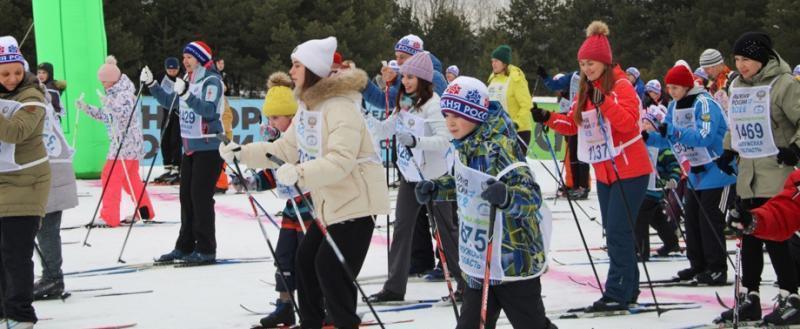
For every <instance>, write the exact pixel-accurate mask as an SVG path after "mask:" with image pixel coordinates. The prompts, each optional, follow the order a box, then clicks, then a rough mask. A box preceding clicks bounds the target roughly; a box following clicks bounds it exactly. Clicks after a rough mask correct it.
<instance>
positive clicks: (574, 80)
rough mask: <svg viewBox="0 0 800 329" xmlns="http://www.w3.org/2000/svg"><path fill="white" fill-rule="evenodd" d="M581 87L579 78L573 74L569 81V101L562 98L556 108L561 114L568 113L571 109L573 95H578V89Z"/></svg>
mask: <svg viewBox="0 0 800 329" xmlns="http://www.w3.org/2000/svg"><path fill="white" fill-rule="evenodd" d="M580 87H581V76H580V75H578V74H577V73H573V74H572V77H570V79H569V99H564V98H562V99H561V100H560V101H559V102H558V106H559V108H560V110H561V113H567V112H569V109H570V107H572V101H573V100H575V95H576V94H577V93H578V89H579V88H580Z"/></svg>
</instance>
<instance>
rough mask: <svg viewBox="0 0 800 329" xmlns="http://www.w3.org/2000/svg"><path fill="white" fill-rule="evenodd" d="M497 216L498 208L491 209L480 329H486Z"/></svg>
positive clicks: (482, 287) (482, 288)
mask: <svg viewBox="0 0 800 329" xmlns="http://www.w3.org/2000/svg"><path fill="white" fill-rule="evenodd" d="M496 216H497V206H495V205H491V206H490V207H489V235H488V237H487V239H488V240H489V242H487V243H486V262H485V264H484V267H483V285H482V286H481V324H480V329H484V328H486V313H487V312H486V309H487V308H488V305H489V283H490V279H491V266H492V249H493V247H494V220H495V217H496Z"/></svg>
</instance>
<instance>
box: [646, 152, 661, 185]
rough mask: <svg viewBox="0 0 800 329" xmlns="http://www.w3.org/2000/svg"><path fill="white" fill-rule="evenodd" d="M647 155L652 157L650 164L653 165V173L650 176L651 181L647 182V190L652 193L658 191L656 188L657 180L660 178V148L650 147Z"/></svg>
mask: <svg viewBox="0 0 800 329" xmlns="http://www.w3.org/2000/svg"><path fill="white" fill-rule="evenodd" d="M647 155H648V156H649V157H650V164H652V165H653V173H652V174H650V180H648V181H647V189H648V190H650V191H658V189H657V188H656V179H657V178H658V168H656V166H657V163H658V148H657V147H652V146H648V147H647Z"/></svg>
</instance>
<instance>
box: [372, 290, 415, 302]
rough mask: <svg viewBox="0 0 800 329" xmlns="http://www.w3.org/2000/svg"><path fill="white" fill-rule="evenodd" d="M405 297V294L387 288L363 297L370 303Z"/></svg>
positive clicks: (392, 300)
mask: <svg viewBox="0 0 800 329" xmlns="http://www.w3.org/2000/svg"><path fill="white" fill-rule="evenodd" d="M404 298H405V296H403V295H400V294H398V293H395V292H391V291H389V290H386V289H382V290H381V291H379V292H378V293H376V294H373V295H370V296H369V297H362V299H363V300H364V301H365V302H366V301H369V302H370V303H385V302H397V301H402V300H403V299H404Z"/></svg>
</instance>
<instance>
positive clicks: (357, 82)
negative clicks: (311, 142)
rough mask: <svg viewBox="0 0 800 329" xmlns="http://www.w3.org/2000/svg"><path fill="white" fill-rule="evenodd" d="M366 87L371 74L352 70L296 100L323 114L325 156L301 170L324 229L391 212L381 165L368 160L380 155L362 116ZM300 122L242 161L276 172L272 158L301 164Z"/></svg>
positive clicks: (245, 151) (247, 149) (246, 150)
mask: <svg viewBox="0 0 800 329" xmlns="http://www.w3.org/2000/svg"><path fill="white" fill-rule="evenodd" d="M366 84H367V74H366V73H365V72H364V71H362V70H359V69H351V70H345V71H342V72H340V73H338V74H336V75H333V76H331V77H327V78H323V79H322V80H320V81H319V82H317V83H316V84H315V85H314V86H312V87H310V88H308V89H307V90H305V91H303V92H300V93H299V95H298V99H299V100H300V101H301V102H303V103H305V105H306V106H307V108H308V110H309V111H312V112H322V122H323V123H322V136H323V137H322V143H321V145H322V150H321V156H320V157H318V158H317V159H314V160H311V161H307V162H304V163H302V164H299V165H298V167H299V169H300V170H299V172H301V176H300V180H299V182H300V183H301V185H302V186H303V187H304V188H307V189H308V190H310V191H311V196H312V199H313V200H314V208H315V209H314V210H315V212H316V215H317V216H318V217H320V218H321V219H322V220H323V222H324V223H325V224H326V225H331V224H336V223H339V222H342V221H346V220H350V219H354V218H359V217H365V216H369V215H378V214H388V213H389V191H388V188H387V187H386V178H385V176H384V170H383V168H382V167H381V164H380V163H379V162H376V161H364V160H365V159H369V158H371V157H374V156H376V154H375V147H374V146H373V144H372V143H373V142H372V139H371V138H370V136H369V132H368V130H367V126H366V123H365V121H364V118H363V116H362V114H361V90H362V89H364V86H366ZM297 119H298V118H297V117H295V118H294V119H293V120H292V125H291V126H290V127H289V129H288V130H287V131H286V132H285V133H283V134H282V136H281V138H280V139H278V140H276V141H275V142H273V143H268V142H260V143H251V144H248V145H244V146H242V151H241V153H240V160H241V162H242V163H244V164H246V165H247V166H248V167H251V168H267V167H269V168H275V167H276V164H275V163H273V162H271V161H269V160H267V158H266V154H267V153H270V154H273V155H275V156H277V157H278V158H280V159H282V160H284V161H286V162H287V163H297V161H298V158H299V156H298V151H297V150H298V147H297V135H296V132H295V129H294V128H295V126H296V125H297V124H296V123H297Z"/></svg>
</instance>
